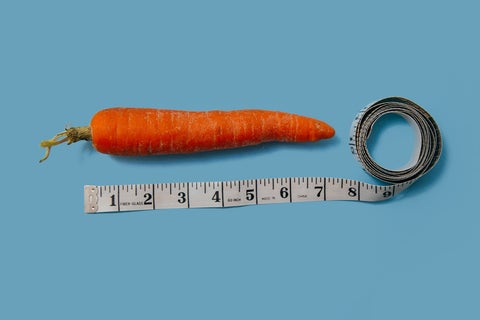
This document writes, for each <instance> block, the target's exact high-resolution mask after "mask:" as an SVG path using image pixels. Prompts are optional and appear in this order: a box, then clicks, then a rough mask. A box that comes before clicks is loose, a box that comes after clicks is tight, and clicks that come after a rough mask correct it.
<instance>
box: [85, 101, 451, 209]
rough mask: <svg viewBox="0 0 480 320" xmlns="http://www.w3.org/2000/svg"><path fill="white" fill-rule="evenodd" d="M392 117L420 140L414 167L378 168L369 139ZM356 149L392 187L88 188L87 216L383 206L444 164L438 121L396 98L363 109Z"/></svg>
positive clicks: (256, 183) (242, 183) (282, 183)
mask: <svg viewBox="0 0 480 320" xmlns="http://www.w3.org/2000/svg"><path fill="white" fill-rule="evenodd" d="M387 114H397V115H400V116H402V117H403V118H404V119H406V120H407V121H408V122H409V123H410V125H411V127H412V128H413V130H414V132H415V134H416V136H417V145H416V147H415V150H414V153H413V157H412V161H410V163H409V164H408V165H407V166H406V167H405V168H402V169H399V170H389V169H386V168H384V167H382V166H380V165H379V164H378V163H377V162H375V161H374V160H373V159H372V157H371V155H370V153H369V151H368V149H367V139H368V137H369V136H370V133H371V131H372V128H373V126H374V124H375V123H376V121H377V120H378V119H380V118H382V117H383V116H385V115H387ZM349 144H350V148H351V151H352V153H353V154H354V155H355V157H356V158H357V160H358V161H359V162H360V164H361V165H362V167H363V169H364V170H365V171H366V172H367V173H368V174H370V175H372V176H374V177H375V178H377V179H379V180H382V181H384V182H387V183H390V184H389V185H374V184H369V183H364V182H361V181H357V180H351V179H342V178H324V177H297V178H264V179H248V180H235V181H218V182H175V183H157V184H129V185H108V186H94V185H86V186H84V208H85V212H86V213H97V212H120V211H139V210H155V209H167V208H206V207H235V206H247V205H258V204H271V203H289V202H305V201H331V200H353V201H382V200H386V199H390V198H392V197H394V196H395V195H397V194H399V193H400V192H402V191H404V190H405V189H407V188H408V187H409V186H411V185H412V184H413V183H414V182H415V181H417V180H418V179H419V178H421V177H422V176H423V175H424V174H425V173H427V172H428V171H429V170H431V169H432V168H433V167H434V166H435V164H436V163H437V162H438V160H439V158H440V155H441V153H442V138H441V134H440V130H439V128H438V126H437V124H436V122H435V120H434V119H433V118H432V117H431V116H430V114H429V113H428V112H427V111H425V110H424V109H423V108H421V107H420V106H419V105H417V104H416V103H414V102H412V101H410V100H408V99H405V98H401V97H390V98H385V99H382V100H379V101H377V102H374V103H372V104H370V105H368V106H366V107H365V108H364V109H362V110H361V111H360V112H359V113H358V114H357V116H356V117H355V120H354V122H353V124H352V129H351V134H350V142H349Z"/></svg>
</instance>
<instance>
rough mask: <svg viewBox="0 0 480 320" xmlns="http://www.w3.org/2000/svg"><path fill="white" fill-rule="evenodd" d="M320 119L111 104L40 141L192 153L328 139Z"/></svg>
mask: <svg viewBox="0 0 480 320" xmlns="http://www.w3.org/2000/svg"><path fill="white" fill-rule="evenodd" d="M334 134H335V131H334V129H333V128H332V127H331V126H329V125H328V124H326V123H325V122H323V121H320V120H316V119H313V118H309V117H304V116H300V115H295V114H290V113H286V112H278V111H268V110H235V111H178V110H165V109H147V108H110V109H104V110H101V111H99V112H97V113H96V114H95V115H94V116H93V118H92V120H91V122H90V126H85V127H73V128H68V129H66V130H65V131H64V132H61V133H59V134H57V135H56V136H55V137H53V138H52V139H51V140H45V141H42V142H41V143H40V146H42V147H44V148H46V149H47V150H46V154H45V157H44V158H43V159H42V160H40V161H44V160H45V159H47V158H48V156H49V154H50V149H51V147H53V146H55V145H58V144H60V143H63V142H68V144H70V143H73V142H77V141H79V140H88V141H92V144H93V147H94V148H95V149H96V150H97V151H99V152H102V153H107V154H113V155H125V156H144V155H158V154H175V153H192V152H199V151H209V150H218V149H228V148H237V147H243V146H249V145H255V144H259V143H262V142H268V141H285V142H307V141H317V140H320V139H327V138H331V137H332V136H333V135H334Z"/></svg>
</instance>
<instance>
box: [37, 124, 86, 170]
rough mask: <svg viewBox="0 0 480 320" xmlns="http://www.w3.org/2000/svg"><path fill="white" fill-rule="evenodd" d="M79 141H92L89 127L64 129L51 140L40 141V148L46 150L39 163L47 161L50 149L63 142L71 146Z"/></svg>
mask: <svg viewBox="0 0 480 320" xmlns="http://www.w3.org/2000/svg"><path fill="white" fill-rule="evenodd" d="M80 140H88V141H90V140H92V132H91V130H90V127H89V126H85V127H74V128H66V129H65V131H62V132H60V133H58V134H56V135H55V136H54V137H53V138H52V139H50V140H43V141H41V142H40V147H42V148H45V149H46V150H45V156H44V157H43V158H42V159H40V161H39V162H43V161H45V160H47V158H48V156H49V155H50V150H51V149H52V147H54V146H56V145H59V144H62V143H64V142H68V143H67V144H71V143H74V142H77V141H80Z"/></svg>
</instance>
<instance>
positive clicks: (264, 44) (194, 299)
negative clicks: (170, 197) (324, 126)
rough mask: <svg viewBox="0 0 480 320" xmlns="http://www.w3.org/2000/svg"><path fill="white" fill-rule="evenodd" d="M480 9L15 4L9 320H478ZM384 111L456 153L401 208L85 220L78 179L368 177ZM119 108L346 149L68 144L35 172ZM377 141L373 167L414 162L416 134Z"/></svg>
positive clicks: (251, 210) (401, 200) (4, 287)
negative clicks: (378, 162)
mask: <svg viewBox="0 0 480 320" xmlns="http://www.w3.org/2000/svg"><path fill="white" fill-rule="evenodd" d="M479 10H480V8H479V6H478V5H474V1H409V0H406V1H290V2H286V1H237V2H232V1H168V2H167V1H151V2H146V1H131V2H126V1H77V2H69V1H2V2H1V4H0V33H1V38H0V39H1V40H0V41H1V42H0V46H1V47H0V57H1V59H0V105H1V107H2V115H3V116H2V118H1V123H2V125H1V126H0V128H1V134H2V139H1V140H2V158H1V162H2V166H1V170H2V175H1V176H2V184H1V194H2V198H1V199H2V200H1V201H2V209H1V214H0V250H1V251H0V259H1V260H0V306H1V307H0V318H2V319H479V318H480V304H479V301H480V289H479V287H480V273H479V270H480V258H479V246H480V233H479V227H480V217H479V213H478V202H477V200H478V178H479V174H478V171H477V166H476V165H474V164H475V163H478V154H479V153H478V151H479V147H478V139H476V136H477V135H478V117H479V112H478V110H479V106H478V90H479V76H478V75H479V73H480V67H479V66H480V63H479V57H480V45H479V41H478V39H479V34H478V33H479V30H480V22H479V21H480V20H479V18H478V12H479ZM392 95H400V96H404V97H407V98H409V99H412V100H414V101H415V102H417V103H419V104H420V105H422V106H423V107H425V108H426V109H427V110H428V111H429V112H430V113H431V114H432V115H433V116H434V117H435V119H436V120H437V122H438V124H439V126H440V128H441V130H442V133H443V137H444V141H445V145H444V146H445V150H444V154H443V156H442V159H441V161H440V163H439V164H438V165H437V167H436V168H435V169H434V170H433V171H431V172H430V173H429V174H428V175H427V176H425V177H424V179H422V180H421V181H420V182H418V183H417V184H416V185H415V186H413V187H412V188H411V189H410V190H408V191H407V192H406V193H405V194H404V195H403V196H399V197H398V198H397V199H394V200H392V201H389V202H386V203H379V204H366V203H347V202H328V203H303V204H285V205H269V206H256V207H243V208H234V209H225V210H222V209H202V210H193V209H192V210H165V211H155V212H138V213H122V214H114V215H109V214H103V215H86V214H84V213H83V185H84V184H101V185H104V184H125V183H142V182H145V183H149V182H172V181H212V180H230V179H246V178H257V177H287V176H335V177H345V178H354V179H360V180H362V181H366V182H375V180H374V179H373V178H371V177H369V176H368V175H367V174H366V173H364V172H363V171H362V170H361V168H360V167H359V165H358V164H357V163H356V162H355V160H354V158H353V157H352V156H351V154H350V151H349V148H348V145H347V142H348V134H349V129H350V124H351V121H352V120H353V118H354V116H355V114H356V112H357V111H358V110H360V109H361V108H362V107H363V106H364V105H366V104H368V103H370V102H372V101H374V100H377V99H380V98H384V97H387V96H392ZM116 105H124V106H144V107H163V108H179V109H190V110H206V109H225V110H226V109H233V108H267V109H277V110H283V111H290V112H296V113H300V114H304V115H308V116H312V117H317V118H320V119H323V120H325V121H327V122H329V123H331V124H332V125H333V126H334V127H335V128H336V130H337V135H336V138H335V139H333V140H331V141H329V142H325V143H318V144H313V145H310V144H308V145H295V146H294V145H278V144H275V145H268V146H261V147H254V148H247V149H243V150H234V151H226V152H215V153H208V154H199V155H191V156H165V157H156V158H149V159H122V158H115V157H110V156H107V155H102V154H99V153H97V152H95V151H94V150H93V149H92V148H91V147H88V143H77V144H75V145H71V146H68V147H67V146H60V147H57V148H55V149H54V150H53V151H52V155H51V158H50V159H48V161H46V162H45V163H43V164H38V162H37V161H38V159H39V158H41V157H42V156H43V150H42V149H41V148H40V147H39V146H38V143H39V141H40V140H42V139H46V138H50V137H51V136H53V135H54V134H55V133H57V132H59V131H61V130H63V128H64V127H65V126H66V125H71V126H77V125H85V124H88V123H89V120H90V118H91V116H92V115H93V114H94V113H95V112H96V111H97V110H99V109H101V108H104V107H110V106H116ZM384 129H385V135H384V134H380V135H379V136H380V137H379V138H378V143H377V145H376V146H375V153H376V155H377V157H378V158H379V159H380V158H381V159H383V160H382V161H385V162H386V163H389V164H391V165H399V164H402V163H403V162H405V161H407V160H408V152H409V151H408V150H409V148H410V147H411V143H412V134H411V132H410V130H409V129H408V127H406V126H405V125H404V124H402V122H399V121H393V122H392V125H386V128H384ZM405 150H407V151H405ZM397 157H401V159H402V161H399V160H398V159H400V158H397ZM397 162H399V163H397ZM475 208H477V209H475Z"/></svg>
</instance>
